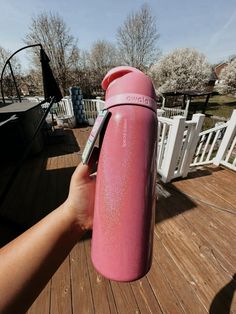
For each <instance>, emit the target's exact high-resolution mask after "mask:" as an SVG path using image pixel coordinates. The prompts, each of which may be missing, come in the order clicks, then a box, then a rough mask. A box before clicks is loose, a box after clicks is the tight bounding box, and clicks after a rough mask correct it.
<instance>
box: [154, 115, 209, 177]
mask: <svg viewBox="0 0 236 314" xmlns="http://www.w3.org/2000/svg"><path fill="white" fill-rule="evenodd" d="M203 120H204V115H203V114H195V115H193V119H192V120H191V121H186V119H185V117H181V116H175V117H174V118H173V119H170V118H165V117H159V118H158V134H157V138H158V150H157V151H158V155H157V171H158V173H159V174H160V175H161V177H162V181H163V182H169V181H170V180H172V179H174V178H177V177H180V176H182V177H185V176H186V175H187V174H188V171H189V166H190V162H191V160H192V157H193V154H194V151H195V148H196V145H197V140H196V139H197V138H198V135H199V132H200V130H201V127H202V123H203Z"/></svg>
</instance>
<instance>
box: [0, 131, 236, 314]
mask: <svg viewBox="0 0 236 314" xmlns="http://www.w3.org/2000/svg"><path fill="white" fill-rule="evenodd" d="M88 131H89V129H88V128H87V129H74V130H73V131H72V130H71V131H70V130H68V131H66V134H65V136H64V137H61V138H60V137H59V138H56V139H53V141H51V142H50V144H48V145H46V147H45V149H44V151H43V153H41V154H40V155H38V156H36V157H34V158H31V159H29V160H27V161H26V162H25V164H24V165H23V167H22V169H21V171H20V173H19V175H18V176H17V178H16V181H15V183H14V185H13V186H12V189H11V191H10V193H9V195H8V197H7V199H6V200H5V202H4V204H3V205H2V206H1V209H0V215H1V223H0V239H1V244H2V245H3V244H4V243H6V242H7V241H9V240H10V239H12V238H14V237H15V236H17V235H18V234H19V233H21V232H22V231H23V230H25V229H27V228H28V227H30V226H31V225H32V224H34V223H35V222H36V221H38V220H39V219H41V218H42V217H43V216H45V215H46V214H47V213H48V212H50V211H51V210H53V209H54V208H55V207H57V206H58V205H59V204H60V203H61V202H63V200H64V199H65V198H66V195H67V192H68V188H69V181H70V177H71V174H72V173H73V170H74V168H75V167H76V165H77V164H78V163H79V161H80V158H81V151H82V150H83V148H84V145H85V142H86V139H87V137H88ZM11 169H12V163H7V162H5V163H3V162H2V165H1V185H0V187H1V189H2V188H3V186H4V183H5V182H6V181H7V179H8V176H9V175H10V173H11ZM235 183H236V175H235V173H233V172H231V171H229V170H226V169H224V168H212V167H205V168H203V169H201V170H198V171H195V172H193V173H191V174H190V175H189V176H188V178H186V179H184V180H176V181H173V182H172V183H169V184H166V185H164V184H162V183H161V182H158V184H157V190H158V195H159V196H158V203H157V215H156V226H155V234H154V251H153V265H152V268H151V270H150V272H149V273H148V275H147V276H145V277H144V278H142V279H141V280H138V281H135V282H132V283H118V282H114V281H109V280H107V279H105V278H103V277H102V276H101V275H99V274H98V273H97V272H96V271H95V270H94V268H93V266H92V264H91V258H90V246H91V240H90V238H91V234H88V235H87V237H86V238H84V239H83V240H82V241H80V242H79V243H78V244H77V245H76V246H75V247H74V249H73V250H72V251H71V253H70V255H69V256H68V257H67V258H66V260H65V261H64V263H63V264H62V265H61V267H60V268H59V269H58V271H57V272H56V273H55V275H54V276H53V277H52V279H51V280H50V282H49V283H48V285H47V286H46V287H45V289H44V290H43V291H42V293H41V294H40V296H39V297H38V298H37V300H36V301H35V303H34V304H33V305H32V307H31V309H30V310H29V311H28V313H31V314H32V313H34V314H36V313H45V314H46V313H66V314H67V313H112V314H113V313H208V312H209V311H210V313H229V311H230V310H231V311H232V313H233V311H236V305H235V301H236V300H235V296H234V292H235V260H236V256H235V250H233V244H234V243H235V240H236V221H235V219H234V218H235V212H236V206H235V199H236V191H235ZM233 276H234V277H233Z"/></svg>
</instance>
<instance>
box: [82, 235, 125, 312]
mask: <svg viewBox="0 0 236 314" xmlns="http://www.w3.org/2000/svg"><path fill="white" fill-rule="evenodd" d="M84 245H85V251H86V259H87V265H88V271H89V278H90V282H91V289H92V296H93V304H94V309H95V312H96V313H111V314H113V313H117V309H116V306H117V304H116V302H115V300H114V295H113V291H112V289H111V284H110V281H109V280H107V279H106V278H104V277H103V276H102V275H100V274H99V273H98V272H97V271H96V270H95V268H94V267H93V265H92V261H91V253H90V252H91V240H87V241H84ZM123 313H124V312H123Z"/></svg>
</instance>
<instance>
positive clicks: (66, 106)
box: [41, 97, 74, 118]
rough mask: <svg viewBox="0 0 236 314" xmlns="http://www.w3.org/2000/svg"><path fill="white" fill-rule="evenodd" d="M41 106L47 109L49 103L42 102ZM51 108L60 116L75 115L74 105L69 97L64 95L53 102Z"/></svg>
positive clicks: (68, 116)
mask: <svg viewBox="0 0 236 314" xmlns="http://www.w3.org/2000/svg"><path fill="white" fill-rule="evenodd" d="M41 106H42V108H43V109H47V108H48V106H49V103H45V104H42V105H41ZM51 110H52V112H53V113H55V114H56V115H57V117H58V118H71V117H74V111H73V105H72V101H71V99H70V98H69V97H68V98H67V97H64V98H62V100H61V101H59V102H58V103H55V104H53V105H52V109H51Z"/></svg>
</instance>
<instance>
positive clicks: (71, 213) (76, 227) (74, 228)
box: [60, 201, 86, 242]
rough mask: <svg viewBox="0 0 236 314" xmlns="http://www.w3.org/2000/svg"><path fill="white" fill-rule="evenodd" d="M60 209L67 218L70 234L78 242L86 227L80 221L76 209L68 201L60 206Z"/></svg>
mask: <svg viewBox="0 0 236 314" xmlns="http://www.w3.org/2000/svg"><path fill="white" fill-rule="evenodd" d="M60 211H61V213H62V215H63V217H64V219H65V220H66V224H67V226H68V230H67V231H68V233H69V235H70V236H71V237H72V238H73V239H74V241H75V242H78V241H79V240H80V238H81V237H82V236H83V235H84V234H85V233H86V229H85V228H84V227H83V226H82V225H81V224H80V223H79V222H78V218H77V213H76V211H75V210H73V208H71V207H70V206H69V205H68V203H67V201H65V202H64V203H63V204H62V205H61V206H60Z"/></svg>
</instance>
